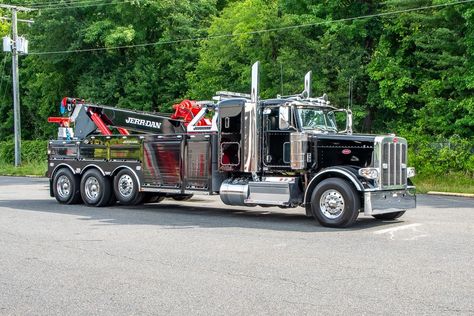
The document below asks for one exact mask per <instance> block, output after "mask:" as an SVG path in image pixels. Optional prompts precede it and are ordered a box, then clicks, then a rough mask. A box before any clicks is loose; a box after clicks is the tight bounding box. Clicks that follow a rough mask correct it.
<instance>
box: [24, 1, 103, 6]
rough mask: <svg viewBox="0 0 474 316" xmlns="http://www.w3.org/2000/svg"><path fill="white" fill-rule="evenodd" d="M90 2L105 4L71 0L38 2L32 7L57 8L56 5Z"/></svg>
mask: <svg viewBox="0 0 474 316" xmlns="http://www.w3.org/2000/svg"><path fill="white" fill-rule="evenodd" d="M90 2H103V1H102V0H69V1H67V2H65V1H46V2H36V3H35V4H32V5H31V6H30V7H32V8H37V7H43V6H55V5H68V4H85V3H90Z"/></svg>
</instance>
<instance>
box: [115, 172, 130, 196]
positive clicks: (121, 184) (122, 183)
mask: <svg viewBox="0 0 474 316" xmlns="http://www.w3.org/2000/svg"><path fill="white" fill-rule="evenodd" d="M118 190H119V192H120V194H121V195H122V196H123V197H125V198H128V197H129V196H131V195H132V194H133V179H132V177H130V176H129V175H128V174H124V175H122V176H121V177H120V178H119V180H118Z"/></svg>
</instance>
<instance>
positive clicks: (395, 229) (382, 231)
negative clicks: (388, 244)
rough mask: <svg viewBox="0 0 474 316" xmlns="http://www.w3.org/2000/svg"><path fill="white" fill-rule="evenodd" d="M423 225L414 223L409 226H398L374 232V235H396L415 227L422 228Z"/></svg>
mask: <svg viewBox="0 0 474 316" xmlns="http://www.w3.org/2000/svg"><path fill="white" fill-rule="evenodd" d="M421 225H422V224H420V223H414V224H408V225H403V226H397V227H392V228H386V229H381V230H376V231H374V234H376V235H380V234H387V233H394V232H396V231H399V230H404V229H409V228H415V227H418V226H421Z"/></svg>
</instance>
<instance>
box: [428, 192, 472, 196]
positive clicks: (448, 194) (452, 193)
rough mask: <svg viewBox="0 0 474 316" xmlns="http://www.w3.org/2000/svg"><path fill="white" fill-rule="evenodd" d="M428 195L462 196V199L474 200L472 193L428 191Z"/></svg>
mask: <svg viewBox="0 0 474 316" xmlns="http://www.w3.org/2000/svg"><path fill="white" fill-rule="evenodd" d="M427 194H432V195H446V196H461V197H468V198H474V194H471V193H454V192H437V191H428V192H427Z"/></svg>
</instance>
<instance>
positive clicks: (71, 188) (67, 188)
mask: <svg viewBox="0 0 474 316" xmlns="http://www.w3.org/2000/svg"><path fill="white" fill-rule="evenodd" d="M80 185H81V181H80V180H79V177H78V176H75V175H74V174H73V173H72V172H71V170H69V169H67V168H62V169H59V170H58V171H57V172H56V173H55V174H54V177H53V195H54V197H55V198H56V200H57V201H58V202H59V203H61V204H77V203H80V202H81V190H80Z"/></svg>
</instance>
